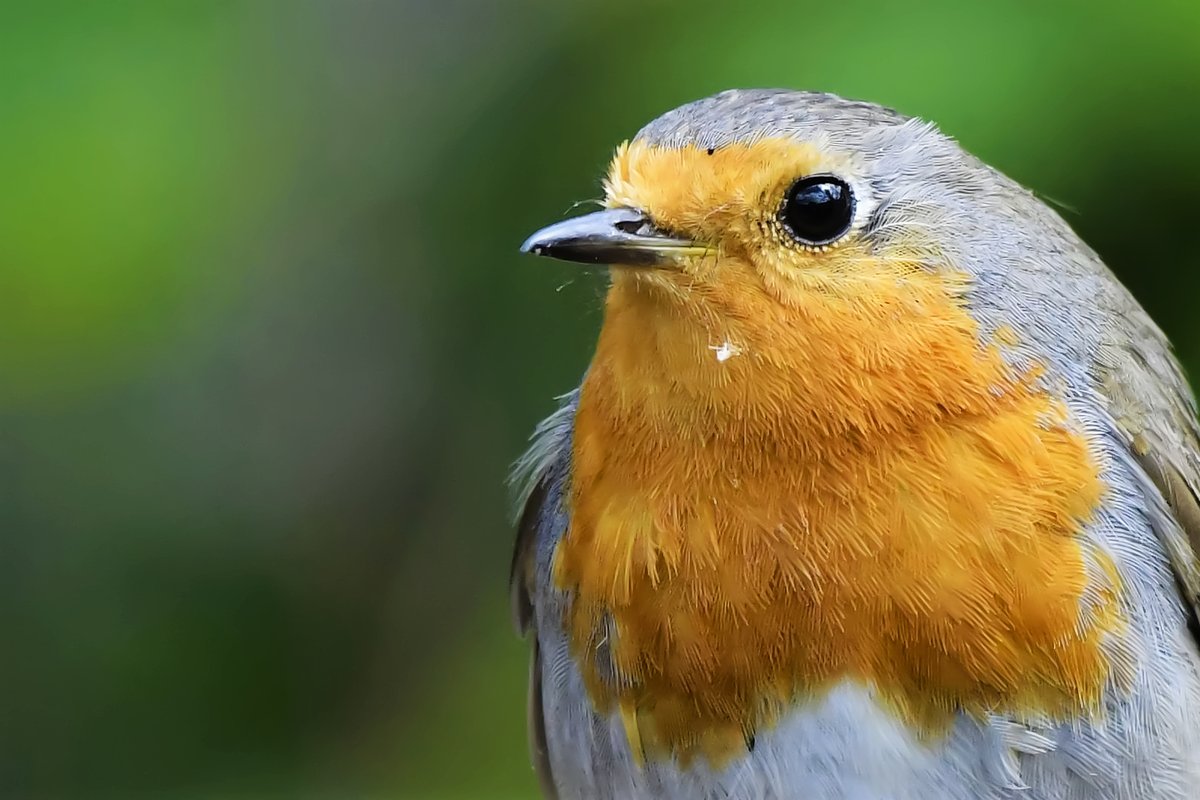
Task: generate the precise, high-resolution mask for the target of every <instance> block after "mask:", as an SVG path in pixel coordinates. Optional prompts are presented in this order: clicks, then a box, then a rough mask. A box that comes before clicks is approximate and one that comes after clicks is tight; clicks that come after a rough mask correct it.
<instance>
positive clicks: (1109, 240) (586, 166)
mask: <svg viewBox="0 0 1200 800" xmlns="http://www.w3.org/2000/svg"><path fill="white" fill-rule="evenodd" d="M17 6H18V4H16V3H5V4H4V7H3V9H2V10H0V525H2V528H0V530H2V533H0V625H2V630H3V634H4V645H3V656H0V796H2V797H3V798H92V797H95V798H101V797H121V798H135V797H147V798H158V797H164V798H175V797H179V798H257V797H301V798H307V797H314V798H315V797H322V798H324V797H329V798H349V797H364V798H368V797H369V798H385V797H395V798H418V797H428V798H473V797H479V798H493V797H494V798H531V797H533V796H534V780H533V776H532V773H531V771H530V769H529V766H528V759H527V758H526V751H525V743H524V717H523V703H524V698H523V695H524V673H525V657H526V656H525V648H524V645H523V644H522V643H521V642H519V641H518V640H517V639H516V637H515V636H514V635H513V632H512V630H511V628H510V624H509V620H508V609H507V600H506V591H505V581H506V572H507V567H508V557H509V547H510V542H511V532H510V526H509V523H508V519H509V507H508V499H507V496H506V489H505V486H504V479H505V472H506V469H507V467H508V464H509V463H510V462H511V460H512V459H513V458H514V457H515V456H516V455H517V454H518V453H519V451H520V449H521V448H522V446H523V442H524V439H525V436H526V434H527V432H528V431H529V429H530V428H531V426H532V425H533V424H534V422H535V421H536V420H537V419H538V418H539V417H541V416H542V415H544V414H546V413H547V412H548V411H550V410H551V408H552V407H553V402H552V400H551V398H552V396H553V395H555V394H557V393H560V392H562V391H564V390H566V389H568V388H570V387H571V386H572V385H573V384H574V383H575V381H576V380H577V379H578V377H579V376H580V374H581V372H582V370H583V369H584V367H585V366H586V363H587V359H588V354H589V351H590V345H591V342H592V340H593V337H594V336H595V333H596V329H597V326H598V324H599V322H600V301H601V297H602V293H603V290H604V279H603V277H602V276H597V275H594V274H590V275H584V274H581V273H580V272H578V271H577V270H576V269H573V268H572V267H570V266H568V265H561V264H554V263H547V262H544V261H537V260H534V259H529V258H522V257H520V256H518V255H517V253H516V247H517V245H518V244H519V243H520V241H521V240H522V239H523V238H524V236H525V235H526V234H527V233H529V232H530V231H532V230H533V229H534V228H535V227H537V226H539V225H541V224H545V223H548V222H551V221H554V220H557V219H560V218H562V217H563V216H564V215H565V214H567V213H569V212H570V210H571V208H572V204H573V203H575V202H576V201H581V200H586V199H589V198H594V197H597V196H598V195H599V192H600V189H599V175H600V173H601V171H602V169H603V167H604V166H605V164H606V161H607V159H608V156H609V153H610V151H611V148H612V147H613V146H614V145H615V144H616V143H618V142H619V141H620V140H621V139H623V138H625V137H628V136H630V135H631V134H632V133H634V132H635V131H636V130H637V128H638V127H639V126H640V125H641V124H642V123H644V122H646V121H647V120H649V119H651V118H652V117H654V116H656V115H657V114H659V113H661V112H662V111H665V110H666V109H668V108H671V107H673V106H675V105H678V104H680V103H682V102H685V101H688V100H691V99H694V98H697V97H700V96H703V95H706V94H709V93H711V92H714V91H717V90H719V89H722V88H727V87H731V86H791V87H805V88H817V89H823V90H830V91H836V92H839V93H843V94H847V95H851V96H856V97H861V98H866V99H871V100H875V101H879V102H882V103H885V104H888V105H892V106H895V107H897V108H899V109H901V110H903V111H906V112H909V113H912V114H916V115H919V116H923V117H927V118H930V119H934V120H936V121H938V122H939V123H940V124H941V125H942V127H943V128H944V129H945V130H946V131H948V132H949V133H951V134H953V135H954V136H956V137H958V138H959V139H960V140H961V141H962V142H963V143H964V144H965V145H966V146H967V147H968V148H969V149H971V150H973V151H975V152H976V153H978V154H979V155H980V156H982V157H983V158H985V159H986V160H988V161H990V162H992V163H993V164H995V165H996V166H998V167H1000V168H1001V169H1003V170H1005V171H1007V172H1009V173H1010V174H1012V175H1013V176H1014V177H1015V178H1017V179H1018V180H1020V181H1022V182H1023V183H1025V184H1026V185H1029V186H1031V187H1032V188H1034V189H1036V190H1038V191H1039V192H1041V193H1042V194H1043V195H1044V196H1047V197H1050V198H1053V199H1054V200H1056V201H1058V202H1059V203H1061V204H1062V205H1063V207H1065V208H1066V209H1067V210H1066V211H1065V212H1064V213H1065V214H1066V215H1067V216H1068V219H1069V220H1070V221H1071V222H1072V224H1073V225H1075V226H1076V227H1077V228H1078V229H1079V230H1080V231H1081V232H1082V233H1083V234H1084V236H1085V238H1087V239H1088V240H1089V241H1090V242H1091V243H1092V244H1093V245H1094V246H1095V247H1096V248H1097V249H1098V250H1099V251H1100V252H1101V254H1102V255H1104V256H1105V257H1106V259H1107V260H1108V261H1109V263H1110V264H1111V265H1112V266H1113V267H1114V268H1115V269H1116V270H1117V271H1118V272H1119V273H1120V275H1121V276H1122V278H1123V279H1124V280H1125V281H1126V282H1127V283H1128V284H1129V285H1130V286H1131V287H1132V288H1133V289H1134V290H1135V292H1136V293H1137V294H1138V296H1139V297H1141V299H1142V300H1143V301H1144V303H1145V304H1146V305H1147V306H1148V307H1149V308H1150V310H1151V311H1152V313H1154V315H1155V316H1156V318H1157V319H1158V320H1159V321H1160V322H1161V324H1162V325H1163V326H1164V327H1165V328H1166V329H1167V331H1168V333H1170V334H1171V335H1172V337H1173V339H1174V340H1175V342H1176V344H1177V346H1178V349H1179V351H1180V353H1181V354H1182V355H1183V356H1184V358H1185V360H1186V361H1188V362H1189V363H1191V364H1193V365H1195V364H1196V363H1197V360H1198V359H1200V321H1198V320H1197V318H1196V313H1195V309H1196V298H1197V288H1198V285H1200V256H1198V255H1197V253H1198V247H1197V242H1196V238H1195V232H1196V217H1197V212H1198V211H1200V202H1198V201H1197V186H1198V185H1200V148H1198V147H1197V142H1198V141H1200V139H1198V137H1197V130H1198V127H1200V6H1198V5H1197V4H1196V3H1195V2H1194V0H1188V1H1184V0H1181V1H1180V2H1157V3H1144V4H1140V5H1137V6H1135V5H1133V4H1128V3H1117V2H1095V1H1094V0H1093V2H1087V3H1083V2H1080V3H1056V4H1051V3H1037V2H1033V0H1030V1H1029V2H1025V3H1016V2H1013V3H978V4H970V3H964V2H961V0H946V1H945V2H933V3H923V4H920V5H919V6H913V5H912V4H906V3H895V2H888V0H879V1H878V2H872V3H853V2H836V3H835V2H832V1H831V0H827V2H824V3H808V2H797V1H796V0H788V1H787V2H773V1H772V0H740V2H737V3H725V2H710V1H707V0H706V1H704V2H701V1H700V0H694V1H693V2H690V3H686V4H672V3H666V2H626V0H607V2H586V3H585V2H563V1H562V0H522V1H517V0H508V2H495V1H494V0H493V1H492V2H488V1H487V0H474V1H473V2H472V1H468V2H464V1H462V0H436V1H435V0H428V2H413V1H411V0H410V1H409V2H403V1H402V2H398V3H397V2H382V1H378V2H367V1H366V0H344V1H343V2H334V1H333V0H330V1H329V2H316V0H291V1H284V0H277V1H272V0H259V1H258V2H223V1H222V0H209V1H208V2H161V1H160V2H147V3H116V2H112V3H83V2H79V3H62V2H46V3H42V4H33V3H30V4H27V6H26V7H25V8H18V7H17Z"/></svg>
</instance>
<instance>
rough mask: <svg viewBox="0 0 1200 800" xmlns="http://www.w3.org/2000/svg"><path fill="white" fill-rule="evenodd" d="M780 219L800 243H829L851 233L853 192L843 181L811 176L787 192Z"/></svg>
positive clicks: (822, 176)
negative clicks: (849, 231)
mask: <svg viewBox="0 0 1200 800" xmlns="http://www.w3.org/2000/svg"><path fill="white" fill-rule="evenodd" d="M779 216H780V218H781V219H782V220H783V224H784V225H786V226H787V228H788V230H790V231H791V232H792V235H793V236H795V237H796V238H797V239H799V240H800V241H801V243H803V244H808V245H822V244H829V243H830V242H833V241H835V240H837V239H840V238H841V237H842V236H843V235H844V234H845V233H846V231H848V230H850V223H851V222H853V221H854V193H853V192H851V191H850V187H849V186H847V185H846V182H845V181H843V180H842V179H841V178H835V177H834V176H832V175H810V176H809V177H807V178H801V179H800V180H798V181H796V182H795V183H794V184H793V185H792V188H790V189H788V193H787V197H785V198H784V200H783V208H782V209H781V210H780V212H779Z"/></svg>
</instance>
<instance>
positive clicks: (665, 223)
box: [510, 89, 1200, 800]
mask: <svg viewBox="0 0 1200 800" xmlns="http://www.w3.org/2000/svg"><path fill="white" fill-rule="evenodd" d="M521 249H522V251H523V252H525V253H529V254H533V255H538V256H544V257H549V258H554V259H559V260H564V261H568V262H575V263H577V264H580V265H584V266H591V267H592V268H594V269H598V270H601V271H607V275H608V288H607V293H606V295H605V298H604V312H603V322H602V324H601V326H600V331H599V334H598V338H597V341H596V346H595V352H594V354H593V356H592V358H591V361H590V364H589V365H588V366H587V368H586V372H585V373H584V375H583V378H582V381H581V383H580V384H579V386H578V387H577V388H576V389H575V390H573V391H571V392H570V393H568V394H566V395H564V396H563V397H562V398H560V405H559V407H558V409H557V410H556V411H555V412H554V413H552V414H551V415H550V416H549V417H548V418H547V419H545V421H543V422H542V423H541V424H540V425H539V426H538V427H537V429H536V430H535V432H534V435H533V436H532V437H531V444H530V446H529V449H528V451H527V452H526V453H525V455H524V456H522V457H521V458H520V459H519V460H518V462H517V464H516V466H515V468H514V480H515V481H516V484H517V485H518V486H519V487H520V492H519V493H520V495H521V498H522V502H521V503H519V507H520V509H521V510H520V512H519V514H518V517H519V521H518V523H517V535H516V545H515V548H514V554H513V559H512V566H511V580H510V587H511V602H512V608H513V614H514V617H515V620H516V624H517V627H518V629H519V630H520V631H521V632H523V633H525V634H528V637H529V639H530V640H531V643H532V647H531V649H532V658H531V669H530V678H529V687H528V691H529V700H528V728H529V739H530V749H531V753H532V756H531V760H532V762H533V767H534V770H535V771H536V773H537V776H538V781H539V786H540V789H541V792H542V794H543V795H544V796H545V797H547V798H556V799H557V800H575V799H577V798H587V799H588V800H651V799H654V800H658V799H660V798H661V799H663V800H668V799H669V800H684V798H686V799H687V800H719V799H721V800H758V799H759V798H762V799H763V800H767V799H769V800H885V799H886V800H910V799H911V800H915V799H919V800H976V799H977V800H1009V799H1010V798H1011V799H1015V798H1021V800H1184V798H1188V799H1190V800H1195V798H1200V651H1198V636H1200V626H1198V625H1197V617H1196V612H1197V605H1198V602H1200V559H1198V557H1197V553H1198V552H1200V501H1198V499H1197V498H1198V494H1200V428H1198V426H1197V420H1196V403H1195V400H1194V397H1193V395H1192V393H1191V390H1190V389H1189V386H1188V383H1187V380H1186V378H1185V375H1184V373H1183V371H1182V368H1181V366H1180V364H1179V363H1178V361H1177V359H1176V357H1175V356H1174V355H1173V351H1172V348H1171V346H1170V344H1169V342H1168V340H1167V338H1166V336H1165V335H1164V333H1163V332H1162V331H1161V330H1160V328H1159V327H1158V326H1157V325H1156V324H1155V322H1154V321H1153V320H1152V319H1151V318H1150V316H1149V315H1148V314H1147V312H1146V311H1145V310H1144V309H1143V308H1142V307H1141V305H1139V303H1138V302H1137V300H1135V299H1134V297H1133V296H1132V294H1131V293H1130V292H1129V291H1128V290H1127V289H1126V288H1125V287H1124V286H1123V285H1122V284H1121V283H1120V282H1119V281H1118V279H1117V278H1116V277H1115V276H1114V274H1113V273H1112V272H1111V271H1110V270H1109V268H1108V267H1107V266H1105V264H1104V263H1103V262H1102V260H1101V259H1100V257H1099V256H1098V255H1097V254H1096V253H1095V252H1094V251H1093V250H1092V249H1090V248H1089V247H1088V246H1087V245H1086V244H1084V243H1083V242H1082V241H1081V239H1080V238H1079V237H1078V236H1077V235H1076V234H1075V233H1074V232H1073V230H1072V229H1071V227H1070V226H1069V225H1068V224H1067V223H1066V222H1065V221H1064V220H1063V219H1062V218H1061V217H1060V216H1059V214H1057V213H1056V212H1055V211H1054V210H1052V209H1051V208H1050V207H1049V206H1047V205H1046V204H1045V203H1043V202H1042V201H1041V200H1040V199H1039V198H1038V197H1037V196H1035V195H1034V194H1033V193H1032V192H1031V191H1029V190H1027V189H1026V188H1024V187H1023V186H1021V185H1019V184H1018V183H1016V182H1014V181H1013V180H1011V179H1009V178H1008V177H1006V176H1005V175H1003V174H1001V173H1000V172H999V171H997V170H995V169H993V168H991V167H989V166H988V165H986V164H985V163H983V162H982V161H980V160H978V159H977V158H975V157H974V156H972V155H970V154H968V153H967V152H966V151H965V150H964V149H963V148H962V147H961V146H960V145H959V144H958V143H957V142H956V141H955V140H954V139H952V138H951V137H950V136H948V135H946V134H944V133H942V132H941V131H940V130H939V129H938V128H937V127H936V126H935V125H933V124H931V123H929V122H925V121H922V120H921V119H919V118H914V117H909V116H906V115H904V114H901V113H898V112H896V111H893V110H890V109H887V108H884V107H882V106H879V105H875V104H872V103H869V102H864V101H856V100H849V99H844V98H842V97H839V96H836V95H832V94H827V93H817V92H801V91H791V90H783V89H773V90H765V89H762V90H760V89H743V90H729V91H725V92H721V93H719V94H716V95H713V96H710V97H707V98H704V99H700V100H697V101H694V102H691V103H688V104H686V105H683V106H680V107H678V108H676V109H674V110H671V111H669V112H667V113H665V114H663V115H662V116H660V117H658V118H657V119H655V120H654V121H652V122H650V123H649V124H648V125H646V126H645V127H644V128H642V129H641V130H640V131H639V132H638V133H637V134H636V135H635V136H634V137H633V138H632V139H630V140H628V141H626V142H625V143H623V144H621V145H620V146H619V147H618V148H617V149H616V151H615V155H614V156H613V158H612V161H611V164H610V166H609V168H608V172H607V175H606V177H605V178H604V200H603V203H602V207H601V208H600V210H597V211H594V212H591V213H587V214H584V215H582V216H578V217H574V218H568V219H565V220H563V221H560V222H557V223H554V224H551V225H549V226H548V227H545V228H543V229H542V230H539V231H538V232H536V233H534V234H533V235H532V236H531V237H529V239H528V240H527V241H526V242H525V243H524V245H523V246H522V248H521Z"/></svg>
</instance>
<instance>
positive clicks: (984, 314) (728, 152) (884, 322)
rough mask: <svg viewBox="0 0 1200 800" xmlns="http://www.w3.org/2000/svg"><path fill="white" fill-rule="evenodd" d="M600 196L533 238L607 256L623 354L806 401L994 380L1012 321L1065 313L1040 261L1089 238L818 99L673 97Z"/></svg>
mask: <svg viewBox="0 0 1200 800" xmlns="http://www.w3.org/2000/svg"><path fill="white" fill-rule="evenodd" d="M605 194H606V197H605V206H606V208H605V209H604V210H602V211H598V212H595V213H591V214H587V215H585V216H582V217H577V218H574V219H569V220H566V221H564V222H560V223H557V224H554V225H551V226H549V227H547V228H545V229H543V230H541V231H539V232H537V233H535V234H534V235H533V236H531V237H530V238H529V239H528V240H527V241H526V243H525V245H524V247H523V250H524V251H526V252H531V253H534V254H538V255H545V256H551V257H554V258H559V259H564V260H568V261H576V262H581V263H591V264H607V265H612V267H613V287H612V290H611V292H610V296H609V307H608V321H607V322H606V330H607V329H608V328H610V327H621V328H623V329H624V332H625V334H626V335H624V336H619V335H618V332H617V331H613V332H612V334H611V336H610V337H609V338H610V339H614V340H619V341H614V342H610V343H609V344H610V345H612V346H610V347H609V348H608V351H609V353H608V354H609V355H610V356H612V359H610V360H614V361H615V362H624V363H625V364H626V365H627V366H628V369H626V370H625V371H626V373H630V372H631V371H632V372H636V373H637V374H639V375H641V376H642V377H645V376H646V375H647V374H648V373H647V370H650V369H653V368H654V367H655V364H654V363H652V361H648V360H647V349H646V347H645V346H644V345H645V343H646V342H647V341H654V342H655V345H656V351H657V353H658V356H659V360H658V366H659V367H661V369H660V370H659V372H661V373H662V374H664V375H666V374H668V373H669V375H670V380H671V381H672V382H673V383H674V384H676V385H680V384H692V385H693V386H696V385H703V386H704V387H705V388H716V389H721V388H722V387H727V386H729V385H730V384H731V383H735V382H738V379H739V378H746V379H752V381H753V384H754V385H755V386H757V387H758V389H756V390H755V391H756V393H757V396H758V397H760V398H763V397H765V398H772V399H771V402H777V401H778V399H779V398H780V397H781V396H782V394H783V393H785V392H786V393H787V394H788V395H791V399H792V400H794V401H799V402H800V403H801V404H802V406H804V407H810V408H811V407H814V406H816V405H827V404H828V403H830V402H831V401H832V400H831V399H832V398H834V397H837V396H845V397H846V399H848V400H849V399H852V395H853V394H854V393H855V392H856V391H857V392H859V393H860V395H861V396H860V397H859V398H858V399H860V400H861V401H862V402H861V403H860V404H859V406H858V407H859V408H876V407H877V406H878V405H879V402H880V401H883V400H889V397H888V396H889V395H894V394H895V393H896V391H897V387H905V386H907V385H910V384H916V383H919V384H920V386H921V387H922V393H921V397H923V398H924V399H925V400H926V401H927V402H928V403H930V404H931V405H932V406H937V405H938V404H939V403H942V402H949V398H948V397H947V392H951V393H952V392H957V391H960V390H961V389H963V387H964V386H966V385H967V384H970V385H971V386H972V387H974V388H976V389H983V388H984V387H985V385H986V384H988V383H992V384H993V386H992V388H993V389H994V388H995V386H994V384H995V383H996V381H997V380H999V379H1000V378H998V377H997V375H996V373H995V371H994V370H982V371H979V370H975V367H977V366H978V363H979V358H978V353H977V352H976V350H977V348H978V346H979V344H980V342H981V341H982V342H983V344H984V346H985V347H987V346H990V345H991V344H992V343H993V342H996V341H998V340H1004V341H1002V342H999V344H1001V345H1005V346H1008V345H1017V344H1018V343H1017V342H1016V341H1015V338H1014V335H1013V332H1012V330H1011V326H1009V325H1008V320H1009V319H1020V318H1022V317H1023V316H1025V315H1027V314H1028V313H1029V312H1030V311H1032V310H1033V306H1036V305H1037V304H1039V303H1043V304H1048V305H1049V307H1051V308H1052V307H1053V305H1054V304H1055V303H1057V302H1058V300H1057V298H1056V296H1055V293H1056V292H1057V291H1059V290H1060V289H1061V288H1062V287H1061V286H1058V287H1056V285H1055V282H1054V280H1051V279H1050V278H1049V277H1048V274H1047V267H1048V266H1049V267H1050V268H1053V267H1054V266H1055V265H1054V264H1053V263H1051V262H1052V261H1053V259H1055V258H1059V259H1060V260H1061V257H1062V254H1064V253H1067V252H1069V251H1070V250H1071V249H1072V248H1074V247H1081V245H1079V244H1078V242H1077V240H1076V239H1075V238H1074V236H1073V235H1072V234H1071V233H1070V231H1069V229H1067V228H1066V226H1065V225H1064V224H1063V223H1062V222H1061V220H1059V218H1058V217H1057V216H1056V215H1054V214H1053V212H1051V211H1049V209H1047V208H1046V207H1045V206H1043V205H1042V204H1041V203H1040V202H1039V201H1037V200H1036V198H1034V197H1033V196H1032V195H1031V194H1030V193H1029V192H1027V191H1025V190H1024V189H1022V188H1021V187H1019V186H1017V185H1016V184H1015V183H1013V182H1012V181H1009V180H1008V179H1007V178H1005V177H1004V176H1002V175H1000V174H999V173H997V172H996V171H994V170H992V169H990V168H989V167H987V166H986V165H984V164H982V163H981V162H980V161H978V160H977V159H975V158H974V157H972V156H970V155H969V154H967V153H966V152H964V151H963V150H962V149H960V148H959V147H958V145H957V144H956V143H955V142H954V141H953V140H951V139H950V138H949V137H947V136H944V135H943V134H941V133H940V132H938V131H937V130H936V129H935V128H934V127H933V126H931V125H929V124H926V123H923V122H920V121H917V120H913V119H910V118H907V117H904V116H902V115H900V114H897V113H895V112H892V111H889V110H887V109H884V108H881V107H879V106H875V105H872V104H869V103H860V102H854V101H848V100H843V99H841V98H838V97H834V96H832V95H824V94H813V93H802V92H789V91H773V90H758V91H729V92H723V93H721V94H718V95H715V96H713V97H709V98H706V99H704V100H700V101H697V102H694V103H691V104H688V105H685V106H682V107H680V108H677V109H675V110H673V111H670V112H668V113H667V114H665V115H663V116H662V117H660V118H658V119H657V120H655V121H654V122H652V123H650V124H649V125H648V126H646V127H645V128H643V129H642V130H641V131H640V132H639V133H638V134H637V136H636V137H635V138H634V139H633V140H632V141H630V142H628V143H626V144H624V145H622V146H621V147H620V148H618V150H617V153H616V155H615V157H614V158H613V161H612V164H611V167H610V169H609V172H608V175H607V177H606V180H605ZM1006 284H1008V285H1006ZM1023 304H1024V306H1025V307H1022V305H1023ZM1049 316H1051V317H1055V318H1058V319H1063V320H1064V324H1069V322H1067V321H1066V318H1065V317H1064V316H1063V314H1061V313H1057V314H1056V313H1053V312H1052V313H1051V314H1050V315H1049ZM639 336H640V337H641V339H640V345H641V347H640V349H639ZM604 345H605V341H604V337H603V336H602V341H601V349H602V350H603V349H604ZM635 351H636V352H635ZM625 356H628V358H626V357H625ZM733 356H746V358H740V359H735V358H733ZM713 361H716V362H717V363H718V364H720V365H721V366H722V370H716V371H714V369H713ZM839 368H845V369H839ZM746 370H751V371H749V372H747V371H746ZM974 372H978V373H979V374H973V373H974ZM798 375H800V376H803V377H801V378H798V377H797V376H798ZM800 390H803V391H804V392H807V396H806V397H797V396H796V393H797V391H800ZM847 392H849V393H850V395H847V394H846V393H847ZM709 394H711V393H709ZM746 399H747V397H746V395H745V394H744V393H741V394H739V396H738V402H741V403H743V404H744V403H745V402H746ZM750 399H753V398H750ZM893 404H894V403H893ZM793 405H794V404H793Z"/></svg>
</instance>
